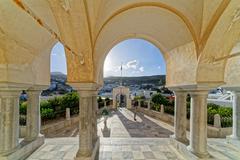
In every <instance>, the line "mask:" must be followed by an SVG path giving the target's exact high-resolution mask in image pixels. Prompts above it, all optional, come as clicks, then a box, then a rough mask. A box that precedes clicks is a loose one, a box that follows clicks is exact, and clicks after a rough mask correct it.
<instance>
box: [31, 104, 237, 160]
mask: <svg viewBox="0 0 240 160" xmlns="http://www.w3.org/2000/svg"><path fill="white" fill-rule="evenodd" d="M172 130H173V127H172V126H170V125H168V124H166V123H164V122H161V121H158V120H155V119H153V118H150V117H148V116H146V115H142V114H138V116H137V121H134V120H133V113H132V112H131V111H129V110H126V109H120V110H118V111H113V112H112V113H111V115H110V117H109V118H108V120H107V127H105V129H104V119H103V118H101V119H99V120H98V134H99V136H100V151H99V160H144V159H146V160H157V159H158V160H167V159H169V160H182V159H186V158H184V157H183V156H182V155H181V154H180V153H179V152H178V151H177V150H176V149H175V148H174V147H173V145H172V144H171V142H170V140H169V138H166V137H169V135H171V134H172ZM72 131H73V132H74V133H76V128H75V129H73V130H72ZM62 135H64V134H62ZM75 135H76V134H74V136H71V137H62V138H47V139H46V141H45V144H44V145H43V146H41V147H40V148H39V149H38V150H37V151H35V152H34V153H33V154H32V155H31V156H30V157H29V158H28V159H27V160H73V159H74V156H75V155H76V152H77V150H78V137H77V136H75ZM143 137H144V138H143ZM208 144H209V146H208V150H209V152H210V154H211V155H214V157H211V158H210V159H221V160H228V159H234V160H238V159H239V157H240V153H239V150H238V149H237V148H236V147H234V146H233V145H230V144H228V143H227V142H226V140H225V139H208Z"/></svg>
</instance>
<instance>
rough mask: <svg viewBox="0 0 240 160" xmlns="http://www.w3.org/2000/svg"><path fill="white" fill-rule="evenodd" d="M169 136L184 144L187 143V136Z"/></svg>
mask: <svg viewBox="0 0 240 160" xmlns="http://www.w3.org/2000/svg"><path fill="white" fill-rule="evenodd" d="M170 138H171V139H173V140H176V141H179V142H181V143H183V144H186V145H189V140H188V139H187V137H185V138H177V137H176V135H175V134H174V135H170Z"/></svg>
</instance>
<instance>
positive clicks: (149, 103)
mask: <svg viewBox="0 0 240 160" xmlns="http://www.w3.org/2000/svg"><path fill="white" fill-rule="evenodd" d="M150 109H151V100H149V101H148V110H150Z"/></svg>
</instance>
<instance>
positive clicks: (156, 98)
mask: <svg viewBox="0 0 240 160" xmlns="http://www.w3.org/2000/svg"><path fill="white" fill-rule="evenodd" d="M151 101H152V102H153V103H154V104H158V105H161V104H163V105H164V106H167V105H168V104H169V102H168V100H167V99H166V98H165V97H164V96H162V95H161V94H160V93H157V94H154V95H153V96H152V99H151Z"/></svg>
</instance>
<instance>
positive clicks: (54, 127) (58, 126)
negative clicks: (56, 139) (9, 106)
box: [19, 116, 79, 138]
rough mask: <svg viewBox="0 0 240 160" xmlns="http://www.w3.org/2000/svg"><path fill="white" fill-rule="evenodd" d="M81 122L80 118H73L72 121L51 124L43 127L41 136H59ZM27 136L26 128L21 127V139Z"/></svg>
mask: <svg viewBox="0 0 240 160" xmlns="http://www.w3.org/2000/svg"><path fill="white" fill-rule="evenodd" d="M78 122H79V117H78V116H74V117H71V119H70V120H67V119H65V120H60V121H59V122H55V123H50V124H46V125H43V126H41V134H43V135H54V134H57V133H58V132H59V131H60V130H63V129H67V128H70V127H72V126H73V125H76V124H77V123H78ZM25 135H26V126H20V131H19V136H20V138H23V137H25Z"/></svg>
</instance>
